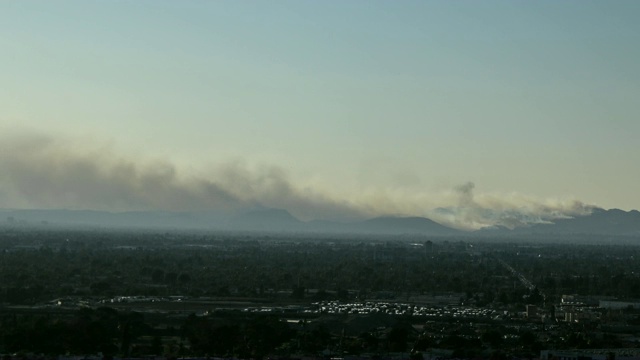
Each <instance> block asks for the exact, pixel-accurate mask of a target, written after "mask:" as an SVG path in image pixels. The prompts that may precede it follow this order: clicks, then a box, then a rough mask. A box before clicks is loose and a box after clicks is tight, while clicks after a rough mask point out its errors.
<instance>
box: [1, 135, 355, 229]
mask: <svg viewBox="0 0 640 360" xmlns="http://www.w3.org/2000/svg"><path fill="white" fill-rule="evenodd" d="M2 140H3V141H2V145H0V169H2V170H1V173H0V201H1V202H2V203H0V208H7V207H19V208H68V209H97V210H110V211H124V210H157V209H162V210H172V211H211V210H222V211H234V210H238V209H243V208H250V207H256V206H264V207H274V208H284V209H288V210H290V211H291V212H292V213H294V214H295V215H297V216H299V217H301V218H316V217H319V218H337V217H348V218H354V217H356V218H357V217H363V216H364V213H363V212H361V211H359V210H357V209H356V208H355V207H354V206H352V205H350V204H348V203H346V202H338V201H334V200H333V199H331V198H329V197H327V196H324V195H322V194H319V193H315V192H313V191H311V190H303V191H301V190H299V189H297V188H295V187H294V186H293V185H292V184H291V183H290V181H289V180H288V178H287V175H286V173H285V171H284V170H282V169H279V168H277V167H274V166H263V167H261V168H258V169H248V168H247V167H245V166H243V165H240V164H225V165H222V166H218V167H217V168H216V169H215V170H212V171H211V172H210V174H207V175H206V176H184V175H181V174H180V171H179V170H178V169H177V168H176V167H175V166H174V165H172V164H170V163H168V162H165V161H154V162H144V163H143V162H136V161H133V160H131V159H127V158H123V157H119V156H116V155H114V154H113V152H112V151H111V149H110V148H108V147H103V148H100V147H86V146H80V145H77V144H72V145H69V144H67V143H65V142H62V141H59V140H56V139H53V138H51V137H46V136H34V135H23V136H13V137H11V138H9V139H7V138H5V139H2Z"/></svg>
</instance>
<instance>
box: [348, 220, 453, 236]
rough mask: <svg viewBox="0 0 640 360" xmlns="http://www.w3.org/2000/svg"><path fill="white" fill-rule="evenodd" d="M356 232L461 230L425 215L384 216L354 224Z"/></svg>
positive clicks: (411, 232)
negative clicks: (441, 223)
mask: <svg viewBox="0 0 640 360" xmlns="http://www.w3.org/2000/svg"><path fill="white" fill-rule="evenodd" d="M352 229H353V230H356V232H366V233H377V234H424V235H456V234H460V233H462V231H460V230H456V229H452V228H449V227H446V226H444V225H440V224H438V223H437V222H435V221H433V220H430V219H427V218H423V217H390V216H383V217H377V218H373V219H369V220H366V221H363V222H360V223H355V224H352Z"/></svg>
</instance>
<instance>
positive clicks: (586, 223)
mask: <svg viewBox="0 0 640 360" xmlns="http://www.w3.org/2000/svg"><path fill="white" fill-rule="evenodd" d="M500 231H501V232H505V231H509V230H504V229H501V230H500ZM511 233H518V234H558V235H563V234H593V235H615V236H640V212H639V211H637V210H631V211H623V210H619V209H611V210H605V209H594V210H593V212H592V213H591V214H589V215H585V216H576V217H573V218H568V219H558V220H555V221H553V222H552V223H549V224H536V225H533V226H530V227H523V228H517V229H514V230H512V231H511Z"/></svg>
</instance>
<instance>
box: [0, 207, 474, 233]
mask: <svg viewBox="0 0 640 360" xmlns="http://www.w3.org/2000/svg"><path fill="white" fill-rule="evenodd" d="M2 218H4V219H2ZM2 223H4V224H7V225H20V226H53V227H61V226H62V227H65V226H71V227H77V226H81V227H102V228H146V229H149V228H154V229H202V230H224V231H252V232H259V231H263V232H301V233H329V234H380V235H392V234H421V235H437V236H441V235H455V234H459V233H461V232H460V231H459V230H455V229H451V228H448V227H446V226H443V225H440V224H438V223H436V222H434V221H432V220H429V219H427V218H420V217H378V218H374V219H369V220H365V221H357V222H344V223H342V222H335V221H310V222H304V221H300V220H299V219H297V218H296V217H294V216H293V215H291V214H290V213H289V212H288V211H287V210H283V209H270V208H258V209H250V210H245V211H242V212H239V213H237V214H235V215H229V214H222V213H214V212H153V211H151V212H144V211H140V212H120V213H114V212H106V211H93V210H0V224H2Z"/></svg>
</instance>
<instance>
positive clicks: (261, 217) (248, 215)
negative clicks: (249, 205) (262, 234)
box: [223, 208, 305, 232]
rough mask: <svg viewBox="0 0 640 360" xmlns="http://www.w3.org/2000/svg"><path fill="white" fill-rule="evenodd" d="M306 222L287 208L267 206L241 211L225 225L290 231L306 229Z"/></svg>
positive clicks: (243, 228)
mask: <svg viewBox="0 0 640 360" xmlns="http://www.w3.org/2000/svg"><path fill="white" fill-rule="evenodd" d="M304 224H305V223H303V222H302V221H300V220H298V219H296V218H295V217H294V216H293V215H291V214H290V213H289V212H288V211H287V210H283V209H268V208H265V209H258V210H250V211H247V212H244V213H241V214H239V215H237V216H235V217H233V218H232V219H231V220H230V221H229V222H228V223H227V224H225V225H224V226H223V227H224V228H225V229H228V230H246V231H268V232H289V231H302V230H304Z"/></svg>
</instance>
